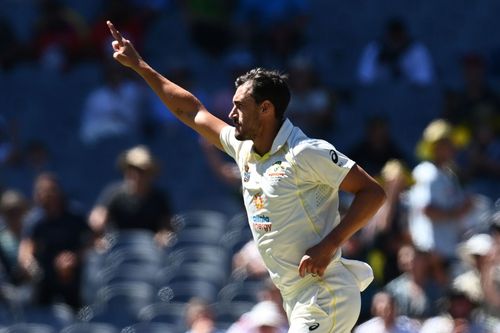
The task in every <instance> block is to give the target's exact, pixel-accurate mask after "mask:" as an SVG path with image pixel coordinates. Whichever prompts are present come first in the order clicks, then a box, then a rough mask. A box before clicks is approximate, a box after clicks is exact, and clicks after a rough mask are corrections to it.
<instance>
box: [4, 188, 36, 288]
mask: <svg viewBox="0 0 500 333" xmlns="http://www.w3.org/2000/svg"><path fill="white" fill-rule="evenodd" d="M28 208H29V207H28V201H27V200H26V198H25V197H24V196H23V195H22V194H21V193H19V192H18V191H16V190H6V191H5V192H3V193H2V195H1V197H0V264H1V265H2V266H3V268H4V270H5V271H6V273H7V276H8V281H7V282H8V283H11V284H18V283H20V282H22V281H23V280H24V279H25V278H26V277H25V276H24V274H23V272H22V270H21V269H20V267H19V265H18V261H17V257H18V254H19V243H20V241H21V231H22V227H23V224H22V221H23V218H24V216H25V214H26V212H27V210H28Z"/></svg>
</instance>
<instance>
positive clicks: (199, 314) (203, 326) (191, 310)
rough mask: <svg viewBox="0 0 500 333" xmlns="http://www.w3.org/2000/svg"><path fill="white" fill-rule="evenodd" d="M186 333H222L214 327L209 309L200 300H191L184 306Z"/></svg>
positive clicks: (212, 314) (211, 312) (212, 315)
mask: <svg viewBox="0 0 500 333" xmlns="http://www.w3.org/2000/svg"><path fill="white" fill-rule="evenodd" d="M185 319H186V326H187V327H188V331H187V332H186V333H222V332H221V331H220V330H218V329H217V328H216V327H215V321H214V313H213V311H212V309H211V307H210V306H209V305H208V304H207V303H206V302H204V301H203V300H201V299H197V298H193V299H191V300H189V302H188V304H187V305H186V314H185Z"/></svg>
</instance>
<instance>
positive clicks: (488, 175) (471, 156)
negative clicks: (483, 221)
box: [463, 122, 500, 200]
mask: <svg viewBox="0 0 500 333" xmlns="http://www.w3.org/2000/svg"><path fill="white" fill-rule="evenodd" d="M463 169H464V171H463V175H464V178H465V181H466V186H467V188H468V189H469V190H471V191H475V192H477V193H481V194H483V195H486V196H488V197H489V198H490V199H492V200H495V199H496V198H498V197H500V136H499V135H495V132H494V130H493V124H492V123H489V122H484V123H480V124H478V125H477V126H475V127H474V128H473V129H472V140H471V142H470V144H469V146H468V147H467V149H466V151H465V161H464V165H463Z"/></svg>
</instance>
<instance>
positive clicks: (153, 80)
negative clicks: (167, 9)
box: [107, 21, 228, 149]
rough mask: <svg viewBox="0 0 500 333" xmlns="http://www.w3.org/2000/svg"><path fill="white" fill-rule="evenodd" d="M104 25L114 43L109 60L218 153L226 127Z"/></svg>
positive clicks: (120, 36)
mask: <svg viewBox="0 0 500 333" xmlns="http://www.w3.org/2000/svg"><path fill="white" fill-rule="evenodd" d="M107 24H108V27H109V30H110V31H111V34H112V35H113V38H114V39H115V40H114V41H113V43H112V45H113V50H114V54H113V58H115V60H117V61H118V62H119V63H121V64H122V65H124V66H127V67H130V68H131V69H133V70H134V71H135V72H136V73H137V74H139V75H140V76H141V77H142V78H143V79H144V80H145V81H146V83H147V84H148V85H149V86H150V87H151V89H153V91H154V92H155V93H156V94H157V95H158V97H160V99H161V100H162V102H163V104H165V105H166V106H167V107H168V109H169V110H171V111H172V113H173V114H174V115H175V116H176V117H177V118H178V119H179V120H181V121H182V122H183V123H185V124H186V125H188V126H189V127H191V128H192V129H194V130H195V131H197V132H198V133H199V134H200V135H201V136H203V137H204V138H205V139H206V140H208V141H209V142H210V143H212V144H214V145H215V146H217V147H218V148H219V149H222V145H221V142H220V138H219V137H220V132H221V130H222V128H224V127H225V126H228V125H227V123H225V122H224V121H222V120H220V119H219V118H217V117H215V116H214V115H212V114H211V113H210V112H208V111H207V109H206V108H205V107H204V106H203V104H202V103H201V102H200V101H199V100H198V99H197V98H196V97H195V96H194V95H193V94H191V93H190V92H189V91H187V90H185V89H183V88H182V87H179V86H178V85H176V84H175V83H173V82H171V81H169V80H168V79H167V78H165V77H164V76H162V75H161V74H160V73H158V72H157V71H155V70H154V69H153V68H152V67H151V66H149V65H148V64H147V63H146V62H145V61H144V60H143V59H142V58H141V56H140V55H139V53H138V52H137V51H136V50H135V48H134V46H133V45H132V43H131V42H130V41H129V40H127V39H125V38H123V36H122V35H121V34H120V32H119V31H118V30H116V28H115V27H114V26H113V24H112V23H111V22H110V21H108V22H107Z"/></svg>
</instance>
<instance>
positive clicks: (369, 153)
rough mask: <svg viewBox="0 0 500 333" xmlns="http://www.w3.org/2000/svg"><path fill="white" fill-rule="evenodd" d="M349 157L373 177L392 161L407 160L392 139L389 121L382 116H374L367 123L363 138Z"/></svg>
mask: <svg viewBox="0 0 500 333" xmlns="http://www.w3.org/2000/svg"><path fill="white" fill-rule="evenodd" d="M349 156H350V157H351V158H352V159H353V160H354V161H356V163H359V164H360V165H362V166H363V168H364V169H365V170H366V172H368V173H369V174H370V175H372V176H376V175H378V174H380V171H382V167H383V166H384V165H385V163H387V162H388V161H389V160H391V159H399V160H401V161H404V160H405V158H404V156H403V153H402V152H401V150H400V148H399V147H398V146H397V144H396V142H395V141H394V140H393V138H392V137H391V133H390V128H389V123H388V121H387V119H386V118H384V117H382V116H374V117H372V118H370V119H369V120H368V121H367V122H366V124H365V130H364V135H363V138H362V139H361V140H360V141H359V142H358V143H356V144H355V145H354V147H353V148H352V149H351V151H350V153H349Z"/></svg>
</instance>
